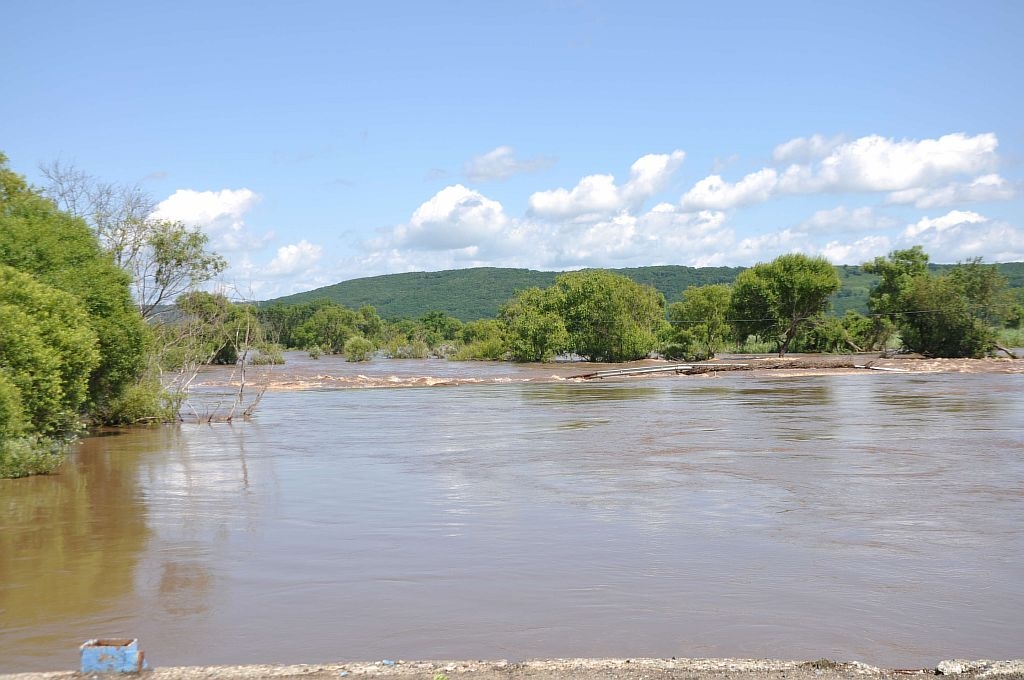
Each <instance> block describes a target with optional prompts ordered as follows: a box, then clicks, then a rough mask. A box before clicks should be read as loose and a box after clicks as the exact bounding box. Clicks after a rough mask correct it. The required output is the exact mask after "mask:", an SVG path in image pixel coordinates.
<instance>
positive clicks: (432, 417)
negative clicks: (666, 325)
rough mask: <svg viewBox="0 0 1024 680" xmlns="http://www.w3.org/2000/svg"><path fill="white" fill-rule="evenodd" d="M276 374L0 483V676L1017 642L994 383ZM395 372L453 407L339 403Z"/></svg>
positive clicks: (1021, 589)
mask: <svg viewBox="0 0 1024 680" xmlns="http://www.w3.org/2000/svg"><path fill="white" fill-rule="evenodd" d="M279 370H284V371H286V372H287V371H295V372H296V375H297V376H298V378H301V380H302V381H305V382H304V385H305V387H306V388H307V389H301V390H278V391H270V392H268V393H267V394H266V395H265V397H264V398H263V401H262V403H261V404H260V405H259V408H258V410H257V412H256V416H255V418H254V419H253V420H252V421H250V422H234V423H233V424H226V423H220V424H205V425H182V426H180V427H165V428H158V429H145V430H134V431H130V432H126V433H120V434H112V435H110V436H102V437H92V438H89V439H87V440H85V441H84V442H83V443H82V444H81V446H80V447H79V448H78V450H77V452H76V453H75V454H74V455H73V456H72V457H71V459H70V460H69V461H68V463H67V465H66V466H65V468H64V469H63V472H62V474H60V475H59V476H55V477H37V478H29V479H23V480H0V672H2V671H7V672H13V671H28V670H56V669H71V668H76V667H77V663H78V650H77V646H78V645H79V644H80V643H81V642H83V641H84V640H86V639H89V638H93V637H125V636H127V637H138V638H140V641H141V647H142V648H143V649H144V650H145V651H146V655H147V658H148V659H149V660H150V663H151V664H155V665H194V664H213V663H257V662H291V663H306V662H309V663H313V662H327V661H342V660H360V659H361V660H373V659H383V658H389V659H397V658H406V659H410V658H435V659H436V658H507V659H513V660H514V659H524V658H532V657H545V656H560V657H566V656H602V657H604V656H627V657H628V656H661V657H668V656H680V657H683V656H686V657H715V656H733V657H762V656H770V657H782V658H820V657H831V658H836V659H847V660H848V659H857V660H861V661H865V662H868V663H874V664H880V665H887V666H894V667H917V666H923V665H932V664H934V663H935V662H937V661H938V660H940V659H944V658H953V657H967V658H984V657H987V658H1013V657H1019V656H1021V654H1022V651H1024V645H1022V640H1024V376H1021V375H983V374H978V375H959V374H950V375H934V374H933V375H916V374H915V375H911V374H893V373H879V372H872V371H865V372H864V373H863V374H856V375H832V376H817V377H812V376H804V377H797V378H791V377H756V376H753V375H751V374H750V373H724V374H719V375H718V376H717V377H715V376H692V377H680V376H672V377H650V378H644V379H620V380H615V381H604V382H583V383H580V382H566V381H558V380H551V379H550V375H551V374H553V373H560V374H562V375H566V374H572V373H573V372H574V371H573V370H571V369H567V368H565V367H561V368H552V367H517V366H513V365H507V364H488V363H474V364H459V363H445V362H437V361H434V362H419V361H408V362H396V361H391V362H387V361H377V362H372V363H370V364H359V365H352V364H345V363H344V362H343V361H338V360H333V359H322V360H321V361H320V362H316V363H315V364H314V363H313V362H311V361H309V360H305V361H304V362H303V361H301V360H300V361H297V362H296V364H295V365H294V366H291V365H290V366H285V367H283V368H282V369H279ZM576 372H579V371H576ZM392 375H395V376H396V377H395V378H390V376H392ZM325 376H326V377H325ZM338 376H348V377H347V378H345V379H344V380H341V379H339V378H338ZM360 376H361V377H360ZM416 376H434V377H435V378H436V377H441V378H444V377H445V376H448V377H454V378H457V379H456V380H451V381H448V382H454V383H461V384H454V385H448V386H443V385H436V386H432V387H426V386H424V387H413V388H402V387H395V388H382V389H353V388H352V387H353V386H357V385H361V384H391V383H393V384H422V385H426V384H432V383H433V382H436V381H435V380H418V379H416V380H411V381H410V378H415V377H416ZM313 378H316V379H315V380H314V379H313ZM332 380H333V381H335V382H333V383H332V382H331V381H332ZM389 381H390V383H389Z"/></svg>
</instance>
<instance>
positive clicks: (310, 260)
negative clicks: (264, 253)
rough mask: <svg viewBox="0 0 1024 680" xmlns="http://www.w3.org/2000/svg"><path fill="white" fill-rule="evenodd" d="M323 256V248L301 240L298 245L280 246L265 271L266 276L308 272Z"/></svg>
mask: <svg viewBox="0 0 1024 680" xmlns="http://www.w3.org/2000/svg"><path fill="white" fill-rule="evenodd" d="M321 255H323V248H322V247H321V246H318V245H314V244H312V243H310V242H309V241H307V240H306V239H302V240H301V241H299V242H298V243H292V244H289V245H286V246H281V247H280V248H278V249H277V255H276V256H275V257H274V259H273V260H271V262H270V265H269V266H268V267H267V269H266V273H267V275H268V276H274V277H280V276H291V275H293V274H297V273H299V272H308V271H310V270H311V269H312V268H313V267H314V266H315V265H316V263H317V261H318V260H319V259H320V257H321Z"/></svg>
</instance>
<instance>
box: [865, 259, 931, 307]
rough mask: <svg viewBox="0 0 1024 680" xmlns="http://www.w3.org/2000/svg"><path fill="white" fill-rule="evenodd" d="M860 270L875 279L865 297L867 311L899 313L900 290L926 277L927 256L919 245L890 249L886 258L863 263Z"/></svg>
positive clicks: (901, 304)
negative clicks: (876, 277)
mask: <svg viewBox="0 0 1024 680" xmlns="http://www.w3.org/2000/svg"><path fill="white" fill-rule="evenodd" d="M864 271H866V272H868V273H869V274H876V275H878V276H879V279H880V280H879V281H878V283H877V284H875V286H873V287H872V288H871V292H870V293H869V295H868V308H869V309H870V310H871V311H872V312H873V313H875V314H893V313H897V312H899V311H900V310H901V309H902V307H903V304H904V301H903V299H902V296H903V293H904V291H905V290H906V289H907V287H908V286H909V285H910V282H911V281H912V280H913V279H915V278H918V277H922V276H927V275H928V254H927V253H925V252H924V249H923V248H921V246H914V247H913V248H908V249H906V250H894V251H893V252H891V253H889V255H888V257H876V258H875V259H874V260H872V261H871V262H867V263H865V264H864Z"/></svg>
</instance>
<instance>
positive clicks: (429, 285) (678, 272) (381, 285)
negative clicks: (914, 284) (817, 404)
mask: <svg viewBox="0 0 1024 680" xmlns="http://www.w3.org/2000/svg"><path fill="white" fill-rule="evenodd" d="M952 266H953V265H932V269H933V270H935V271H942V270H945V269H948V268H949V267H952ZM743 269H744V267H683V266H681V265H665V266H659V267H634V268H630V269H612V270H610V271H613V272H616V273H618V274H622V275H624V276H628V277H629V278H631V279H633V280H634V281H637V282H638V283H644V284H648V285H651V286H654V287H655V288H657V289H658V290H660V291H661V292H662V293H664V295H665V299H666V300H668V301H669V302H675V301H677V300H679V299H680V296H681V295H682V292H683V291H684V290H686V289H687V288H688V287H690V286H703V285H707V284H711V283H731V282H732V281H733V280H734V279H735V278H736V275H737V274H739V273H740V272H741V271H743ZM999 270H1000V271H1001V272H1002V273H1003V275H1004V276H1006V277H1007V278H1008V279H1009V280H1010V285H1011V286H1013V287H1016V288H1024V262H1012V263H1007V264H1000V265H999ZM836 271H837V272H838V273H839V278H840V280H841V282H842V288H841V289H840V290H839V292H838V293H837V294H836V296H835V298H833V301H832V303H833V310H834V311H833V313H835V314H837V315H842V314H844V313H845V312H846V310H847V309H855V310H857V311H860V312H864V311H867V298H868V290H870V288H871V286H872V285H874V283H875V281H876V280H877V277H875V276H873V275H871V274H865V273H864V272H863V271H861V268H860V267H859V266H851V265H842V266H838V267H836ZM559 273H560V272H539V271H534V270H532V269H504V268H498V267H477V268H474V269H452V270H447V271H440V272H411V273H406V274H386V275H384V276H371V277H368V278H363V279H352V280H349V281H342V282H341V283H336V284H334V285H332V286H325V287H323V288H317V289H316V290H311V291H307V292H305V293H296V294H295V295H288V296H286V297H281V298H276V299H274V300H267V301H266V302H264V303H263V304H274V303H278V302H280V303H283V304H298V303H302V302H309V301H310V300H316V299H320V298H327V299H329V300H334V301H335V302H339V303H341V304H343V305H345V306H346V307H350V308H352V309H358V308H359V307H362V306H363V305H372V306H373V307H375V308H376V309H377V312H378V313H379V314H380V315H381V316H382V317H384V318H385V319H400V318H419V317H421V316H423V315H424V314H426V313H427V312H430V311H441V312H445V313H446V314H450V315H451V316H454V317H455V318H457V319H461V320H463V321H473V320H475V319H487V318H494V317H495V316H496V315H497V314H498V308H499V307H500V306H501V305H502V304H503V303H504V302H506V301H508V300H509V299H510V298H511V297H512V296H513V295H515V294H516V291H520V290H523V289H526V288H531V287H538V288H545V287H547V286H550V285H551V284H552V283H554V280H555V277H556V276H558V274H559Z"/></svg>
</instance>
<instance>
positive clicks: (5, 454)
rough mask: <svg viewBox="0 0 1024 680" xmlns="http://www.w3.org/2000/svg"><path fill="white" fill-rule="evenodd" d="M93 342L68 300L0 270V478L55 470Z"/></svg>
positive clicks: (94, 360)
mask: <svg viewBox="0 0 1024 680" xmlns="http://www.w3.org/2000/svg"><path fill="white" fill-rule="evenodd" d="M97 344H98V343H97V339H96V333H95V331H94V330H93V328H92V326H91V325H90V323H89V317H88V314H87V313H86V312H85V310H84V309H83V307H82V304H81V302H80V301H79V300H78V299H77V298H76V297H74V296H72V295H70V294H69V293H66V292H64V291H61V290H59V289H57V288H54V287H52V286H48V285H46V284H44V283H41V282H39V281H37V280H36V279H35V278H34V277H33V276H31V275H29V274H26V273H23V272H19V271H17V270H15V269H13V268H12V267H8V266H6V265H0V477H20V476H24V475H28V474H40V473H46V472H51V471H53V470H54V469H56V467H57V465H58V464H59V462H60V460H61V457H62V453H63V448H64V442H66V441H67V439H68V438H69V437H71V436H72V435H73V434H74V433H75V432H76V431H77V429H78V427H79V425H80V422H81V418H82V417H83V416H84V415H85V406H86V403H87V400H88V385H89V376H90V374H91V372H92V371H93V369H94V368H95V367H96V365H97V364H98V363H99V361H100V355H99V351H98V350H97Z"/></svg>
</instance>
